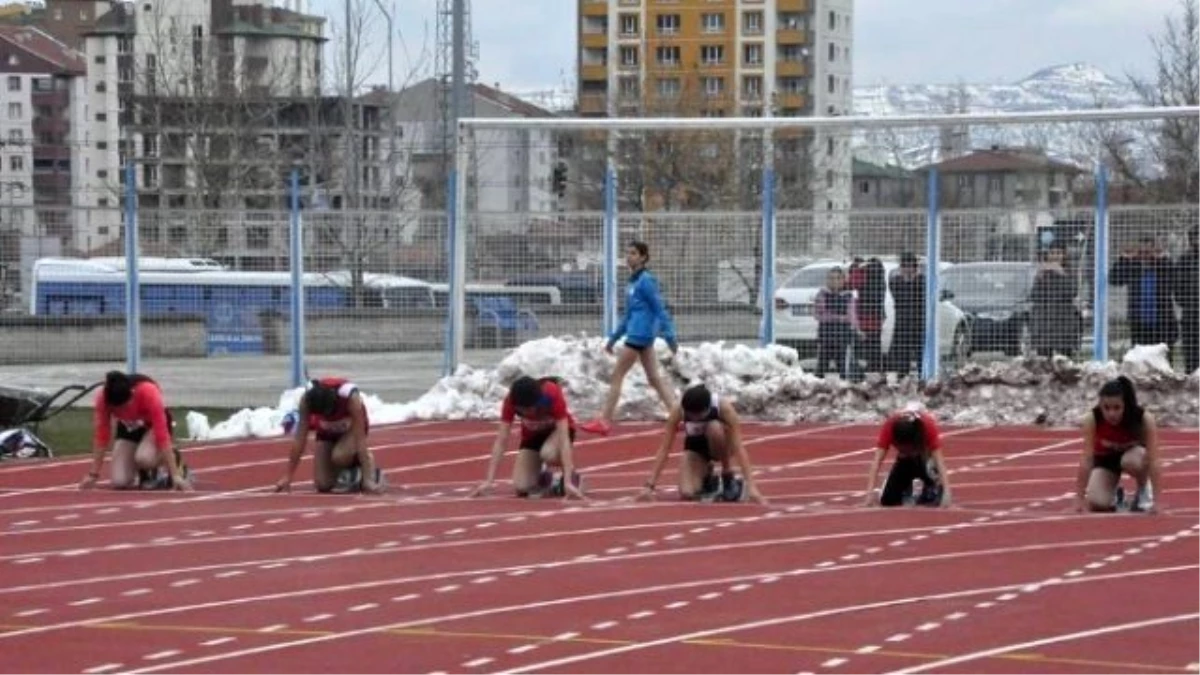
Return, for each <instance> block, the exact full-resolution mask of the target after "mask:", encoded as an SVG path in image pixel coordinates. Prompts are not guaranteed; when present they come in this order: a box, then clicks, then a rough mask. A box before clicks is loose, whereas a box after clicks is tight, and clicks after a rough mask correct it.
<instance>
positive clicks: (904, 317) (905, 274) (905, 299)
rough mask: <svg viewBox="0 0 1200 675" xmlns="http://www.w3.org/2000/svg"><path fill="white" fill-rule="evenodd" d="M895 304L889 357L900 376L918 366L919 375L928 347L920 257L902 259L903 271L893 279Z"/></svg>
mask: <svg viewBox="0 0 1200 675" xmlns="http://www.w3.org/2000/svg"><path fill="white" fill-rule="evenodd" d="M891 286H892V301H893V302H894V303H895V315H896V322H895V330H894V331H893V332H892V346H891V349H890V350H889V353H888V355H889V357H890V360H891V362H892V367H893V368H895V370H896V371H897V372H899V373H902V374H903V373H908V371H909V368H911V367H912V365H913V363H914V362H916V364H917V370H918V372H920V364H921V355H922V353H923V352H924V346H925V275H924V274H922V273H921V268H920V267H919V266H918V265H917V256H916V255H914V254H912V253H904V254H903V255H901V256H900V269H899V271H897V272H896V273H895V274H894V275H892V279H891Z"/></svg>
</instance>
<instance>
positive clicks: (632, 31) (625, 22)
mask: <svg viewBox="0 0 1200 675" xmlns="http://www.w3.org/2000/svg"><path fill="white" fill-rule="evenodd" d="M637 34H638V15H637V14H622V15H621V35H637Z"/></svg>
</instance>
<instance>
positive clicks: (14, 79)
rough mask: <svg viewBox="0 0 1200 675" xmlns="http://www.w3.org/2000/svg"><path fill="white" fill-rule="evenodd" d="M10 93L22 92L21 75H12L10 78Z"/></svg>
mask: <svg viewBox="0 0 1200 675" xmlns="http://www.w3.org/2000/svg"><path fill="white" fill-rule="evenodd" d="M8 90H9V91H21V77H20V76H19V75H10V76H9V78H8Z"/></svg>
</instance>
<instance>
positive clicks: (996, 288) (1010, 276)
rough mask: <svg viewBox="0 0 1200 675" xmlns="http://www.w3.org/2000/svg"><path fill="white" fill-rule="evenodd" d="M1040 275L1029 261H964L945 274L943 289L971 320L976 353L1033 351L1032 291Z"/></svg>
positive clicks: (972, 345) (1020, 352)
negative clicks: (1036, 277) (1030, 294)
mask: <svg viewBox="0 0 1200 675" xmlns="http://www.w3.org/2000/svg"><path fill="white" fill-rule="evenodd" d="M1036 274H1037V266H1036V265H1034V264H1033V263H1028V262H976V263H960V264H957V265H955V266H954V267H952V268H950V269H947V270H946V271H945V272H943V273H942V278H941V287H942V290H943V291H946V292H948V293H949V295H950V297H952V298H953V300H954V304H955V305H957V306H958V308H959V309H961V310H962V311H964V312H966V313H967V315H968V316H969V317H970V319H971V351H972V352H994V351H1003V352H1004V353H1005V354H1008V355H1010V356H1015V355H1018V354H1028V353H1029V352H1030V350H1031V346H1032V342H1033V341H1032V339H1031V335H1032V334H1031V332H1030V315H1031V312H1032V309H1033V304H1032V302H1031V301H1030V297H1029V292H1030V290H1032V288H1033V278H1034V276H1035V275H1036Z"/></svg>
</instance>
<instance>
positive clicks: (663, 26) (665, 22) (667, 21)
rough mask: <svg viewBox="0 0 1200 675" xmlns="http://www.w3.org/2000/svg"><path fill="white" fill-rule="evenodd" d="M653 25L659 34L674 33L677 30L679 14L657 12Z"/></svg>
mask: <svg viewBox="0 0 1200 675" xmlns="http://www.w3.org/2000/svg"><path fill="white" fill-rule="evenodd" d="M655 25H657V26H658V33H659V34H660V35H674V34H675V33H678V32H679V15H678V14H659V15H658V18H657V19H656V24H655Z"/></svg>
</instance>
